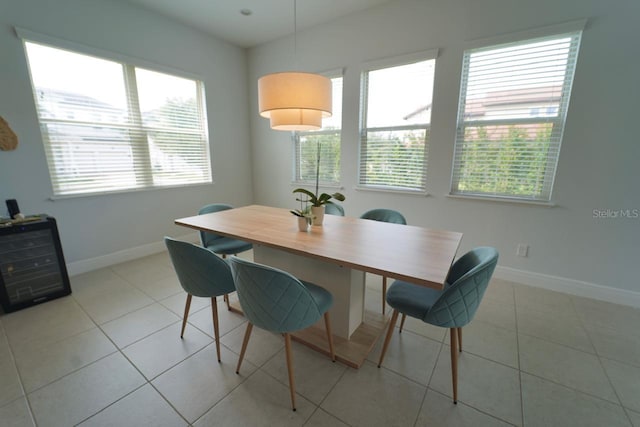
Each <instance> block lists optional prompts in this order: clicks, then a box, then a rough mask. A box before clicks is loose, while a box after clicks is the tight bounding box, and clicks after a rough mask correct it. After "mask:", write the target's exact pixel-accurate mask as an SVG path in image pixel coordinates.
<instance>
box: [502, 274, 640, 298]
mask: <svg viewBox="0 0 640 427" xmlns="http://www.w3.org/2000/svg"><path fill="white" fill-rule="evenodd" d="M494 277H496V278H498V279H503V280H509V281H511V282H516V283H522V284H524V285H529V286H535V287H538V288H543V289H549V290H552V291H557V292H563V293H566V294H571V295H576V296H580V297H585V298H592V299H597V300H600V301H607V302H612V303H614V304H622V305H628V306H631V307H636V308H640V292H634V291H628V290H626V289H619V288H612V287H610V286H603V285H597V284H595V283H589V282H583V281H580V280H574V279H568V278H566V277H558V276H551V275H548V274H541V273H534V272H531V271H525V270H517V269H515V268H509V267H501V266H498V267H497V268H496V270H495V273H494Z"/></svg>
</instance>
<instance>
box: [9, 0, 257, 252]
mask: <svg viewBox="0 0 640 427" xmlns="http://www.w3.org/2000/svg"><path fill="white" fill-rule="evenodd" d="M14 26H16V27H21V28H24V29H27V30H30V31H33V32H38V33H41V34H45V35H49V36H53V37H56V38H59V39H65V40H69V41H72V42H75V43H82V44H84V45H86V46H89V47H92V48H97V49H101V50H106V51H110V52H114V53H117V54H121V55H126V56H128V57H132V58H136V59H141V60H143V61H146V62H150V63H154V64H159V65H161V66H163V67H170V68H172V69H177V70H184V71H186V72H187V73H189V74H192V75H196V76H199V77H200V78H201V79H202V80H203V81H204V83H205V88H206V99H207V115H208V119H209V137H210V143H211V158H212V167H213V175H214V181H215V182H214V184H212V185H201V186H196V187H182V188H173V189H164V190H153V191H141V192H135V193H124V194H113V195H106V196H94V197H81V198H73V199H63V200H56V201H50V200H49V197H51V195H52V190H51V181H50V178H49V173H48V170H47V164H46V159H45V154H44V149H43V145H42V138H41V135H40V130H39V127H38V121H37V117H36V110H35V105H34V101H33V94H32V89H31V84H30V81H29V77H28V70H27V63H26V59H25V54H24V50H23V47H22V43H21V41H20V40H19V39H18V38H17V36H16V35H15V33H14V30H13V27H14ZM246 70H247V63H246V52H245V50H244V49H240V48H238V47H235V46H232V45H230V44H228V43H225V42H222V41H219V40H217V39H215V38H212V37H210V36H206V35H204V34H203V33H200V32H198V31H196V30H193V29H190V28H188V27H185V26H183V25H180V24H177V23H175V22H173V21H170V20H168V19H166V18H163V17H160V16H159V15H156V14H153V13H150V12H147V11H144V10H142V9H138V8H136V7H133V6H129V5H128V4H127V3H126V2H115V1H110V0H56V1H55V2H54V1H48V0H19V1H16V0H0V116H3V117H4V118H5V119H6V120H7V121H8V122H9V124H10V125H11V127H12V128H13V130H14V131H15V132H16V134H17V135H18V137H19V139H20V145H19V146H18V149H17V150H16V151H10V152H7V151H4V152H3V151H0V201H1V202H2V206H1V207H0V215H1V216H4V215H5V206H4V200H5V199H9V198H15V199H17V200H18V203H19V205H20V208H21V210H22V212H24V213H26V214H31V213H41V212H45V213H48V214H49V215H52V216H54V217H56V218H57V220H58V224H59V229H60V234H61V238H62V244H63V248H64V252H65V257H66V260H67V262H68V263H70V262H71V263H73V262H78V261H81V260H88V259H95V258H99V257H104V256H105V255H109V254H113V253H116V252H118V251H125V250H128V249H130V248H136V247H140V246H144V245H147V246H148V245H149V244H153V243H156V242H160V241H161V240H162V237H163V236H164V235H167V234H168V235H174V236H180V235H185V234H188V233H190V231H189V230H186V229H184V228H181V227H177V226H175V225H173V220H174V219H175V218H179V217H184V216H190V215H195V214H196V212H197V210H198V208H199V207H200V206H202V205H204V204H207V203H211V202H213V201H219V202H227V203H232V204H234V205H244V204H248V203H250V202H251V200H252V188H251V185H252V184H251V167H250V166H251V165H250V157H249V156H250V143H249V130H248V126H247V124H248V122H249V118H248V111H247V99H248V90H247V84H246V82H247V71H246Z"/></svg>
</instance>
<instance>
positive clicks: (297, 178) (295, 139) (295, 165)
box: [291, 68, 344, 188]
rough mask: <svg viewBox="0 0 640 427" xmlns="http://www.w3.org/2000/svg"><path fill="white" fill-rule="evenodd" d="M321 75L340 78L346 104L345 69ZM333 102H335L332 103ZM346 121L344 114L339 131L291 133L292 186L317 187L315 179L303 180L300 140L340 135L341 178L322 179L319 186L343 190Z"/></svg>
mask: <svg viewBox="0 0 640 427" xmlns="http://www.w3.org/2000/svg"><path fill="white" fill-rule="evenodd" d="M319 74H320V75H323V76H325V77H327V78H329V79H331V80H333V79H336V78H340V79H342V98H341V101H342V104H344V68H338V69H333V70H329V71H325V72H321V73H319ZM332 102H333V101H332ZM342 107H343V105H340V109H341V111H342ZM343 119H344V114H342V117H341V120H340V128H339V129H323V128H321V129H318V130H312V131H292V132H291V141H292V144H291V146H292V160H293V161H292V178H291V185H292V186H298V187H299V186H315V184H316V181H315V178H314V179H312V180H305V179H301V175H302V174H301V168H300V162H301V160H302V158H301V156H299V153H300V151H301V148H300V144H301V141H300V138H301V137H304V136H307V135H308V136H317V135H335V134H337V135H338V139H339V141H340V142H339V147H340V154H339V157H340V170H339V171H338V173H339V178H338V180H337V181H332V182H330V181H323V180H322V179H320V180H319V183H318V184H319V185H320V186H321V187H325V188H342V184H341V182H342V170H341V169H342V128H343V126H342V122H343Z"/></svg>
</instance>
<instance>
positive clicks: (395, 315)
mask: <svg viewBox="0 0 640 427" xmlns="http://www.w3.org/2000/svg"><path fill="white" fill-rule="evenodd" d="M398 313H399V312H398V310H393V314H392V315H391V320H390V321H389V329H388V330H387V336H386V337H385V339H384V344H383V346H382V353H380V360H378V368H379V367H380V366H381V365H382V361H383V360H384V354H385V353H386V352H387V347H389V341H391V335H392V334H393V328H394V327H395V326H396V322H397V321H398Z"/></svg>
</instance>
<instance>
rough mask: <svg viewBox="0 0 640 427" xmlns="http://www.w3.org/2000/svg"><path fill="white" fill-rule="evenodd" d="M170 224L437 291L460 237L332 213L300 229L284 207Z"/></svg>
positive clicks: (249, 209) (236, 211) (246, 209)
mask: <svg viewBox="0 0 640 427" xmlns="http://www.w3.org/2000/svg"><path fill="white" fill-rule="evenodd" d="M175 223H176V224H177V225H181V226H185V227H189V228H193V229H196V230H203V231H211V232H215V233H217V234H221V235H224V236H228V237H234V238H237V239H240V240H245V241H248V242H251V243H255V244H261V245H265V246H269V247H273V248H277V249H281V250H283V251H286V252H291V253H295V254H298V255H303V256H308V257H312V258H318V259H322V260H325V261H327V262H331V263H335V264H339V265H343V266H346V267H349V268H354V269H357V270H362V271H366V272H370V273H373V274H379V275H382V276H387V277H390V278H395V279H400V280H404V281H407V282H411V283H416V284H420V285H425V286H429V287H433V288H436V289H442V286H443V284H444V282H445V279H446V277H447V273H448V271H449V267H450V266H451V263H452V262H453V259H454V257H455V255H456V252H457V250H458V246H459V245H460V241H461V240H462V233H457V232H453V231H445V230H434V229H429V228H423V227H416V226H411V225H401V224H390V223H385V222H378V221H371V220H364V219H360V218H353V217H341V216H334V215H325V217H324V223H323V225H322V226H321V227H316V226H314V227H311V228H310V231H308V232H303V231H299V230H298V222H297V218H296V217H294V216H293V215H291V213H289V211H288V210H287V209H280V208H272V207H268V206H259V205H251V206H245V207H241V208H235V209H230V210H226V211H221V212H215V213H211V214H205V215H196V216H192V217H187V218H181V219H177V220H175Z"/></svg>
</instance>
